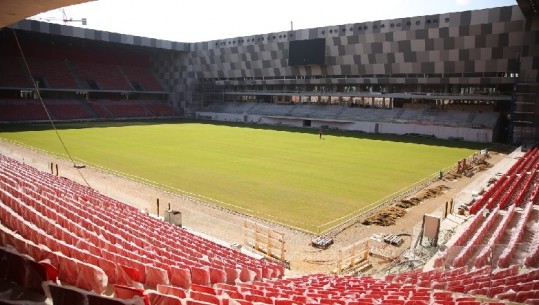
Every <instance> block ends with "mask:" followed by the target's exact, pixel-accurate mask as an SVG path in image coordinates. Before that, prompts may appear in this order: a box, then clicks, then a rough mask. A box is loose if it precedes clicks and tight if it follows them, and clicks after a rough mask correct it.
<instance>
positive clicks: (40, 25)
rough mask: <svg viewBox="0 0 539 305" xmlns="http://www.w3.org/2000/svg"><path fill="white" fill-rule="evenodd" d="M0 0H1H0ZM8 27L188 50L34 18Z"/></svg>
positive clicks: (180, 44) (175, 44)
mask: <svg viewBox="0 0 539 305" xmlns="http://www.w3.org/2000/svg"><path fill="white" fill-rule="evenodd" d="M0 1H2V0H0ZM10 28H13V29H19V30H25V31H30V32H35V33H43V34H51V35H57V36H63V37H72V38H82V39H88V40H94V41H103V42H113V43H119V44H125V45H133V46H140V47H151V48H157V49H165V50H175V51H190V44H189V43H183V42H175V41H169V40H160V39H155V38H148V37H141V36H133V35H127V34H119V33H112V32H106V31H98V30H92V29H84V28H79V27H73V26H68V25H60V24H56V23H47V22H41V21H36V20H29V19H26V20H21V21H19V22H17V23H15V24H12V25H11V26H10Z"/></svg>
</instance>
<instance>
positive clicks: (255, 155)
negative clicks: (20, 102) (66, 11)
mask: <svg viewBox="0 0 539 305" xmlns="http://www.w3.org/2000/svg"><path fill="white" fill-rule="evenodd" d="M58 127H59V134H60V135H61V137H62V139H63V141H64V143H65V144H66V146H67V148H68V149H69V151H70V154H71V155H72V156H73V157H74V158H76V159H77V160H80V162H84V163H86V164H97V165H99V166H102V167H104V168H106V169H109V170H113V171H118V172H121V173H124V174H127V175H131V176H136V177H140V178H144V179H147V180H150V181H153V182H155V183H158V184H161V185H164V186H166V188H168V189H177V190H182V191H187V192H191V193H194V194H198V195H203V196H206V197H209V198H212V199H214V200H215V201H214V203H217V204H221V205H224V206H225V207H227V208H232V209H234V210H237V211H240V212H243V213H247V214H251V215H255V216H258V217H261V218H265V219H269V220H273V221H277V222H280V223H282V224H286V225H290V226H293V227H297V228H300V229H302V230H305V231H309V232H313V233H318V232H320V231H324V230H325V229H327V226H331V225H335V224H336V223H335V222H333V221H334V220H335V219H341V220H343V221H344V220H346V219H347V218H349V216H350V215H353V214H354V211H358V210H360V209H362V208H364V207H366V206H368V205H370V204H371V203H373V202H375V201H377V200H380V199H381V198H383V197H385V196H386V195H388V194H391V193H394V192H396V191H398V190H401V189H402V188H404V187H407V186H409V185H411V184H413V183H414V182H417V181H418V180H421V179H422V178H425V177H426V176H429V175H433V174H435V173H436V172H438V171H439V170H440V169H443V168H446V167H448V166H450V165H452V164H455V163H456V161H458V160H460V159H462V158H463V157H467V156H469V155H470V154H472V153H473V152H474V151H477V149H479V148H481V146H479V144H473V143H465V142H455V141H442V140H435V139H424V138H412V137H397V136H388V135H370V134H362V133H354V132H344V131H327V134H325V135H324V137H323V139H319V136H318V131H317V130H313V129H299V128H297V129H296V128H269V127H259V126H246V125H225V124H210V123H200V122H184V121H176V122H123V123H80V124H79V123H77V124H60V125H59V126H58ZM0 138H5V139H8V140H12V141H16V142H19V143H23V144H25V145H28V146H33V147H37V148H39V149H42V150H45V151H47V152H49V153H52V154H56V155H62V156H64V157H65V156H66V155H65V152H64V151H63V148H62V146H61V144H60V142H59V141H58V138H57V137H56V135H55V133H54V131H53V130H51V129H50V128H49V127H48V126H39V125H25V126H4V127H1V129H0Z"/></svg>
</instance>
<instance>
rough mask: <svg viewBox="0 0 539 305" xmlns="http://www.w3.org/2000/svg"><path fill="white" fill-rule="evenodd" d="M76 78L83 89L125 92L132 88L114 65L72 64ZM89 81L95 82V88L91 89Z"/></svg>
mask: <svg viewBox="0 0 539 305" xmlns="http://www.w3.org/2000/svg"><path fill="white" fill-rule="evenodd" d="M72 65H73V68H74V69H75V70H76V71H77V73H78V77H79V78H80V80H81V83H82V85H83V87H84V88H85V89H101V90H126V91H133V90H134V89H133V87H132V86H131V84H130V83H129V81H128V80H127V78H126V77H125V76H124V75H123V74H122V71H121V70H120V68H119V67H118V66H116V65H107V64H100V63H94V62H79V61H77V62H72ZM89 81H95V84H96V85H97V86H98V87H97V88H92V86H93V85H92V84H90V83H89Z"/></svg>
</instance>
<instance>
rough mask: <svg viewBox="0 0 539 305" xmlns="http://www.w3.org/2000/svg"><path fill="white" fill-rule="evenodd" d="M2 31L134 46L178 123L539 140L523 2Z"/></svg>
mask: <svg viewBox="0 0 539 305" xmlns="http://www.w3.org/2000/svg"><path fill="white" fill-rule="evenodd" d="M11 28H13V29H17V30H19V32H21V33H22V32H28V31H30V32H34V33H39V35H44V37H45V39H48V38H50V37H52V36H51V35H53V36H55V37H56V36H60V37H62V38H63V39H68V40H69V39H73V40H78V41H80V40H81V39H82V40H83V41H86V42H85V43H87V44H92V43H94V44H111V45H123V46H124V47H125V46H127V47H129V46H132V47H133V48H137V50H144V51H143V52H145V54H146V55H147V56H148V58H149V62H150V68H151V70H152V72H153V74H154V75H155V76H156V78H157V79H158V80H159V81H160V82H161V84H162V85H163V88H164V93H165V95H166V99H167V100H168V103H169V104H170V105H172V106H173V107H174V109H176V111H177V112H178V113H179V114H181V115H185V116H191V117H192V116H197V117H199V118H206V119H214V120H226V121H241V122H255V123H268V124H288V125H295V126H305V127H315V128H320V127H322V128H339V129H352V130H361V131H366V132H379V133H400V134H404V133H409V134H422V135H434V136H436V137H441V138H450V139H464V140H471V141H480V142H491V141H495V142H508V143H520V142H523V141H535V140H537V138H538V137H539V130H538V129H539V107H538V106H539V101H538V94H539V89H538V88H539V87H538V80H539V78H538V70H539V35H538V33H539V31H538V30H539V21H538V19H537V18H536V17H535V18H534V14H533V13H531V14H528V12H527V9H526V8H525V7H524V6H523V5H515V6H507V7H499V8H491V9H483V10H476V11H465V12H456V13H446V14H436V15H428V16H418V17H406V18H399V19H391V20H375V21H369V22H360V23H354V24H343V25H336V26H326V27H319V28H312V29H300V30H289V31H283V32H275V33H267V34H259V35H252V36H245V37H235V38H227V39H220V40H215V41H206V42H199V43H179V42H170V41H161V40H156V39H150V38H143V37H136V36H130V35H121V34H116V33H108V32H102V31H94V30H87V29H80V28H74V27H69V26H60V25H51V24H47V23H42V22H38V21H28V20H24V21H21V22H19V23H17V24H14V25H12V26H11ZM124 91H125V90H124ZM162 93H163V92H161V95H162Z"/></svg>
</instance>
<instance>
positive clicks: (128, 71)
mask: <svg viewBox="0 0 539 305" xmlns="http://www.w3.org/2000/svg"><path fill="white" fill-rule="evenodd" d="M120 69H121V70H122V72H123V74H124V75H125V76H126V77H127V79H128V80H129V81H130V82H136V83H137V84H139V85H140V86H141V88H140V89H141V90H140V91H163V87H162V86H161V84H160V83H159V82H158V81H157V79H156V78H155V77H154V76H153V75H152V73H151V71H149V69H148V67H142V66H133V65H130V66H127V65H122V66H121V67H120ZM135 89H137V88H135ZM137 90H138V89H137Z"/></svg>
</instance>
